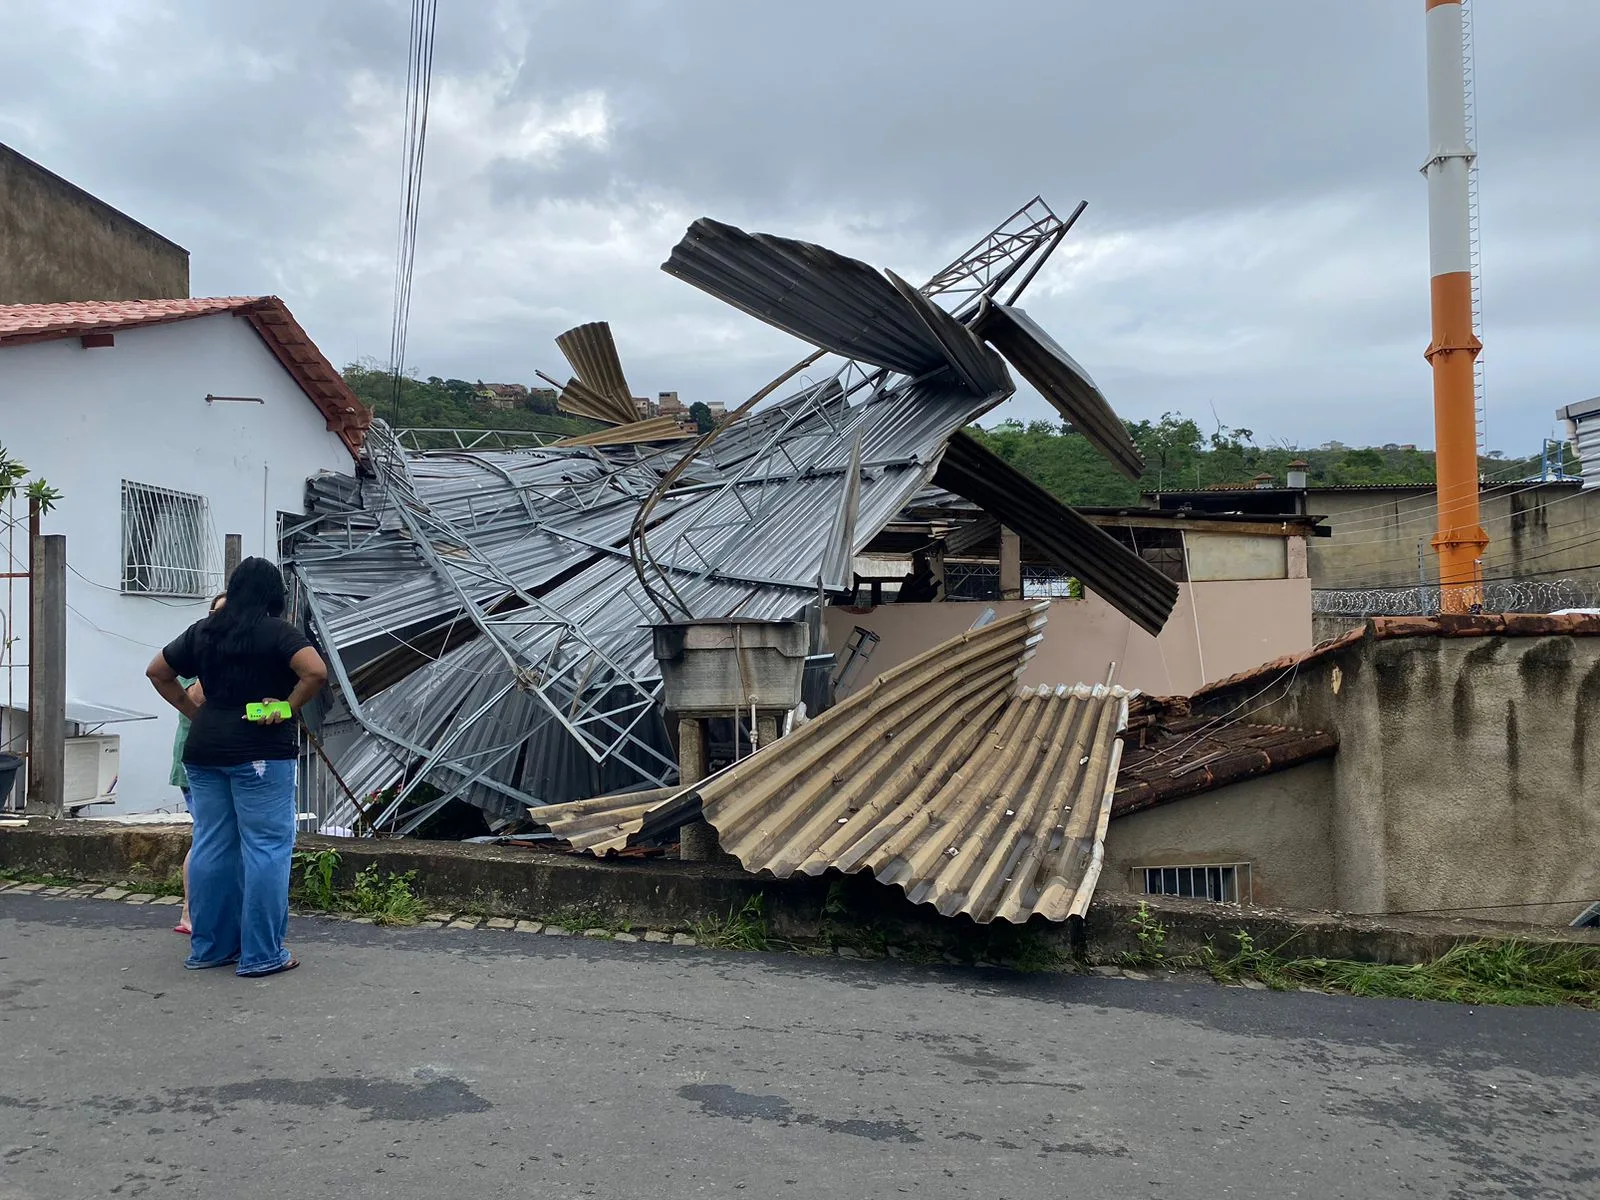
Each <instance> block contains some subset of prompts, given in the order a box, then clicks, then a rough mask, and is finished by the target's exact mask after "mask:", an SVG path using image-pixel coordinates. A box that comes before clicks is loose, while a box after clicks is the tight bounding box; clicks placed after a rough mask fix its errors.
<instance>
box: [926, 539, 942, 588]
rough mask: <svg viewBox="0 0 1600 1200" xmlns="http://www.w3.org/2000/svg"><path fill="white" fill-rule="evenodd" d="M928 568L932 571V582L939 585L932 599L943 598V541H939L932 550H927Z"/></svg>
mask: <svg viewBox="0 0 1600 1200" xmlns="http://www.w3.org/2000/svg"><path fill="white" fill-rule="evenodd" d="M928 569H929V570H930V571H932V572H933V579H934V582H935V583H937V584H938V585H939V592H938V595H936V596H935V597H934V599H935V600H943V599H944V598H945V595H944V589H945V578H944V543H943V542H940V543H939V544H938V545H937V546H935V547H934V548H933V549H932V550H930V551H928Z"/></svg>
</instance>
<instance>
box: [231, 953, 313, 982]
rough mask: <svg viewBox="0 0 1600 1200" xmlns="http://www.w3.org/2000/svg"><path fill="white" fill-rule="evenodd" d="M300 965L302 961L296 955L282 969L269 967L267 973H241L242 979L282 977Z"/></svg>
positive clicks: (290, 957)
mask: <svg viewBox="0 0 1600 1200" xmlns="http://www.w3.org/2000/svg"><path fill="white" fill-rule="evenodd" d="M299 965H300V960H299V959H298V958H296V957H295V956H294V955H292V954H291V955H290V956H289V961H288V962H286V963H284V964H283V965H282V966H280V967H269V968H267V969H266V970H265V971H248V972H244V971H241V972H240V973H239V977H240V978H241V979H265V978H266V977H267V976H268V975H282V974H283V973H284V972H285V971H292V970H294V969H295V968H296V967H298V966H299Z"/></svg>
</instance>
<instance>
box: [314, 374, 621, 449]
mask: <svg viewBox="0 0 1600 1200" xmlns="http://www.w3.org/2000/svg"><path fill="white" fill-rule="evenodd" d="M343 375H344V381H345V382H346V383H348V384H349V385H350V390H351V391H353V392H354V393H355V394H356V396H357V397H359V398H360V400H361V401H362V403H364V404H366V405H367V407H369V408H370V409H372V410H373V412H374V413H376V414H377V415H378V416H380V417H382V418H383V419H384V420H385V421H390V422H392V423H395V424H396V425H397V426H398V427H399V428H401V429H506V430H522V431H526V432H534V433H554V434H563V435H566V434H580V433H591V432H593V431H594V430H596V429H599V428H601V426H600V425H599V424H598V423H596V422H594V421H587V420H584V419H583V418H581V417H572V416H566V415H555V414H544V413H539V412H530V411H528V409H509V410H503V409H496V408H490V407H489V406H488V405H486V404H483V403H481V402H479V401H478V400H477V398H476V397H475V396H474V392H475V391H476V390H477V388H476V385H474V384H471V383H468V382H467V381H466V380H463V379H440V378H439V377H438V376H436V375H435V376H431V377H429V378H428V379H426V380H423V379H418V378H416V377H415V376H412V375H402V376H401V377H400V405H399V408H400V411H399V416H398V419H397V418H396V416H395V411H394V410H395V395H394V392H395V380H394V376H393V375H391V374H390V373H389V372H388V371H387V370H386V369H384V368H383V367H380V366H379V365H378V364H377V363H376V362H375V361H373V360H371V359H366V360H362V361H361V362H354V363H351V364H350V365H349V366H347V367H346V368H345V369H344V371H343Z"/></svg>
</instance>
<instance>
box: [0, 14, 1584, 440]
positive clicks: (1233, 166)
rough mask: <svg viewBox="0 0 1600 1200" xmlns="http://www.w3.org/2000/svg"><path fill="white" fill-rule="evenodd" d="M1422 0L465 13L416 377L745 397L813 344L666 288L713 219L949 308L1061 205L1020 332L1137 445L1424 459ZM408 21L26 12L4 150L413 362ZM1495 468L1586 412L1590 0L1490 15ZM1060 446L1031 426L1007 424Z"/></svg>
mask: <svg viewBox="0 0 1600 1200" xmlns="http://www.w3.org/2000/svg"><path fill="white" fill-rule="evenodd" d="M1422 8H1423V5H1422V2H1421V0H1345V2H1342V3H1326V4H1285V3H1281V2H1277V3H1268V2H1267V0H1210V2H1209V3H1205V4H1196V3H1193V2H1192V0H1142V2H1134V0H1128V2H1125V3H1106V2H1104V0H987V2H986V3H961V4H957V3H950V2H947V0H850V2H848V3H844V2H840V0H805V2H804V3H795V2H793V0H790V2H787V3H781V4H780V3H774V2H772V0H546V2H543V3H539V2H531V0H524V2H519V3H512V2H509V0H507V2H500V3H496V2H492V0H482V2H471V3H469V2H467V0H443V3H441V5H440V15H439V32H438V42H437V48H436V52H435V59H434V92H433V105H432V112H431V116H430V123H429V132H428V150H427V169H426V177H425V185H424V193H423V201H422V213H421V223H420V230H419V235H418V238H419V249H418V254H417V268H416V281H415V284H414V297H413V302H412V311H411V326H410V348H409V353H408V354H407V360H408V365H409V366H411V367H412V368H414V369H415V370H416V371H417V372H418V373H419V374H421V375H424V376H426V375H440V376H447V377H448V376H462V377H467V378H472V379H478V378H482V379H485V380H488V381H513V380H514V381H523V382H533V381H534V380H533V373H534V371H535V369H542V370H544V371H546V372H548V373H550V374H560V375H561V377H563V378H564V377H565V371H566V368H565V364H564V362H563V360H562V359H561V357H560V355H559V352H558V351H557V350H556V348H555V346H554V344H553V342H552V338H553V337H554V336H555V335H556V334H557V333H559V332H561V331H562V330H563V329H566V328H568V327H570V326H571V325H574V324H576V323H578V322H581V321H590V320H597V319H605V320H609V321H610V322H611V323H612V326H613V329H614V330H615V333H616V339H617V343H618V346H619V348H620V350H621V353H622V356H623V362H624V365H625V366H626V368H627V372H628V377H629V381H630V383H631V384H632V385H633V389H634V391H635V392H637V393H639V394H645V393H654V392H656V391H660V390H664V389H676V390H678V391H679V392H680V393H681V394H682V396H683V398H684V400H685V402H691V401H694V400H723V401H726V402H728V403H729V404H730V405H731V404H733V403H737V402H738V401H740V400H742V399H743V398H744V397H745V396H746V395H748V393H750V392H751V391H753V390H754V389H755V388H756V387H758V386H760V385H761V384H762V383H764V382H765V381H766V379H767V378H768V377H770V376H771V375H773V374H775V373H776V372H777V371H778V370H781V369H782V368H783V367H785V366H787V365H789V364H790V363H791V362H793V361H794V360H795V359H796V358H798V357H800V355H801V352H802V348H801V347H799V345H798V343H795V342H794V341H793V340H792V339H790V338H788V337H787V336H786V335H783V334H781V333H778V332H776V331H774V330H770V329H768V328H767V327H765V326H763V325H760V324H758V323H757V322H755V321H754V320H752V319H750V318H747V317H745V316H743V315H742V314H739V313H737V312H735V311H733V310H731V309H728V308H726V307H725V306H723V305H721V304H719V303H718V302H716V301H714V300H711V299H710V298H709V297H706V296H704V295H702V294H700V293H699V292H697V291H695V290H694V289H692V288H690V287H689V286H688V285H686V284H683V283H680V282H678V281H676V280H674V279H672V278H670V277H669V276H667V275H665V274H663V273H662V272H661V271H660V270H659V264H660V263H661V261H662V260H663V259H664V258H665V257H666V255H667V253H668V251H669V250H670V249H671V247H672V245H673V243H674V242H675V241H677V239H678V238H679V237H680V236H681V235H682V233H683V230H684V227H685V226H686V225H687V224H688V223H689V222H690V221H691V220H692V219H694V218H695V217H697V216H701V215H709V216H714V217H716V218H718V219H720V220H724V221H730V222H733V223H735V224H738V225H741V226H744V227H746V228H751V229H759V230H763V231H767V232H772V233H780V234H786V235H791V236H799V237H804V238H809V239H813V240H818V241H821V242H823V243H825V244H827V245H829V246H831V247H833V248H834V249H837V250H840V251H843V252H845V253H849V254H852V255H855V256H857V257H860V258H863V259H865V260H866V261H868V262H870V263H873V264H874V265H877V266H885V267H890V268H892V269H894V270H895V271H896V272H898V273H900V274H902V275H905V276H907V277H911V278H922V277H926V276H927V275H928V274H930V273H931V272H932V271H934V270H935V269H937V268H938V267H939V266H941V265H943V264H944V263H945V262H946V261H947V260H949V259H950V258H951V257H953V256H954V255H955V254H957V253H958V252H959V251H961V250H962V249H963V248H964V247H965V246H966V245H968V244H970V243H971V242H972V241H973V240H975V239H976V238H977V237H978V236H979V235H980V234H982V233H984V232H986V231H987V229H988V228H989V227H990V226H992V225H993V224H994V223H995V222H996V221H998V220H999V219H1000V218H1002V217H1003V216H1005V215H1006V214H1007V213H1009V212H1010V211H1011V210H1012V209H1014V208H1016V207H1017V206H1018V205H1020V204H1021V203H1022V202H1024V201H1026V200H1028V199H1029V198H1031V197H1032V196H1033V195H1035V194H1036V193H1042V194H1043V195H1044V197H1045V198H1046V200H1048V201H1049V202H1050V203H1051V204H1052V205H1053V206H1054V207H1055V208H1056V210H1057V211H1058V212H1061V213H1066V212H1067V211H1069V210H1070V209H1071V207H1072V206H1073V205H1074V204H1075V203H1076V202H1077V201H1078V200H1080V199H1083V200H1087V201H1088V202H1089V208H1088V211H1087V212H1086V214H1085V215H1084V217H1083V219H1082V220H1081V221H1080V222H1079V224H1078V226H1077V229H1076V230H1074V232H1073V234H1072V235H1071V236H1070V237H1069V239H1068V241H1067V243H1066V244H1065V245H1064V246H1063V248H1062V250H1061V251H1060V253H1058V254H1057V256H1056V258H1055V259H1054V260H1053V261H1052V263H1051V264H1050V266H1049V267H1048V268H1047V269H1046V271H1045V272H1043V273H1042V274H1041V275H1040V277H1039V278H1038V280H1037V281H1036V282H1035V283H1034V285H1033V287H1032V288H1031V289H1030V291H1029V293H1028V296H1027V298H1026V299H1025V300H1024V303H1025V305H1026V307H1028V309H1029V310H1030V312H1032V314H1033V315H1034V316H1035V317H1036V318H1037V319H1038V320H1040V321H1041V323H1043V324H1044V325H1045V326H1046V327H1047V328H1048V329H1049V330H1050V331H1051V332H1052V333H1053V334H1054V335H1055V336H1056V338H1057V339H1058V340H1059V341H1060V342H1061V343H1062V344H1063V345H1065V346H1066V347H1067V348H1068V349H1069V350H1070V351H1071V352H1072V353H1073V354H1074V355H1075V356H1076V357H1077V358H1078V359H1079V360H1080V361H1081V362H1082V363H1083V364H1084V365H1085V366H1086V367H1087V368H1088V369H1089V371H1090V372H1091V373H1092V374H1093V375H1094V376H1095V377H1096V379H1097V380H1098V382H1099V383H1100V385H1101V387H1102V388H1103V389H1104V390H1105V392H1106V393H1107V395H1108V396H1109V397H1110V399H1111V402H1112V404H1113V405H1114V406H1115V407H1116V408H1117V410H1118V411H1119V412H1120V413H1121V414H1122V415H1124V416H1126V417H1130V418H1140V417H1156V416H1159V415H1160V414H1161V413H1162V412H1164V411H1169V410H1175V411H1181V412H1184V413H1186V414H1189V415H1192V416H1195V417H1197V418H1203V419H1204V421H1205V422H1206V423H1208V424H1209V423H1210V421H1211V415H1210V414H1211V411H1212V408H1213V406H1214V407H1215V410H1216V412H1217V414H1218V416H1219V417H1220V419H1221V420H1222V421H1223V422H1224V423H1226V424H1227V425H1229V426H1246V427H1248V428H1251V429H1253V430H1254V431H1255V432H1256V436H1257V440H1258V441H1260V442H1261V443H1263V444H1267V443H1276V442H1292V443H1296V444H1299V445H1315V444H1317V443H1320V442H1322V441H1325V440H1327V439H1330V438H1337V439H1339V440H1341V441H1344V442H1346V443H1352V444H1357V443H1368V442H1370V443H1383V442H1390V441H1394V442H1416V443H1418V444H1422V445H1431V444H1432V440H1433V437H1432V401H1431V392H1430V383H1429V373H1428V367H1427V364H1426V362H1425V361H1424V360H1423V357H1422V351H1423V349H1424V347H1425V346H1426V343H1427V341H1428V311H1427V295H1428V287H1427V275H1428V257H1427V221H1426V204H1425V184H1424V181H1423V179H1422V176H1421V175H1420V174H1419V173H1418V168H1419V165H1420V163H1421V161H1422V157H1423V153H1424V150H1425V146H1426V112H1425V103H1424V92H1423V83H1424V59H1423V15H1422ZM408 17H409V6H408V5H407V4H404V3H398V2H386V0H340V2H339V3H326V2H317V3H311V2H305V0H280V2H278V3H275V4H270V5H259V4H235V3H219V2H216V0H193V2H189V3H183V2H175V3H156V2H149V3H139V4H134V3H126V4H122V3H105V2H94V0H79V2H77V3H73V4H70V5H69V4H59V3H54V2H52V0H0V27H3V28H4V31H5V32H4V36H3V37H0V81H3V82H0V141H3V142H5V143H7V144H9V145H11V146H14V147H15V148H17V149H18V150H20V151H21V152H22V153H24V154H26V155H29V156H30V157H32V158H35V159H37V160H38V161H40V162H41V163H43V164H44V165H46V166H47V167H49V168H51V169H52V170H54V171H56V172H57V173H59V174H61V175H64V176H66V177H67V178H68V179H70V180H72V181H73V182H75V183H77V184H79V185H81V186H83V187H85V188H87V189H89V190H90V191H92V192H94V193H95V194H97V195H99V196H101V197H102V198H104V199H105V200H107V201H109V202H110V203H112V204H114V205H116V206H117V207H119V208H121V209H123V210H124V211H125V212H127V213H129V214H131V215H132V216H134V217H136V218H138V219H139V220H141V221H143V222H145V223H146V224H148V225H150V226H152V227H154V228H155V229H157V230H159V231H160V232H162V233H164V234H165V235H167V236H168V237H170V238H172V239H173V240H175V241H177V242H179V243H181V244H182V245H184V246H185V247H187V248H188V250H189V251H190V254H191V259H190V264H191V279H192V287H193V293H194V294H195V295H219V294H250V293H264V292H273V293H276V294H278V295H280V296H282V297H283V298H284V299H285V300H286V301H287V302H288V303H289V305H290V307H291V308H292V309H293V310H294V312H295V314H296V315H297V316H298V317H299V318H300V321H301V323H302V324H304V325H305V326H306V328H307V329H308V330H309V331H310V333H311V335H312V336H313V337H314V338H315V339H316V341H317V342H318V343H319V345H320V346H321V347H322V349H323V351H324V352H325V353H326V354H327V355H328V356H329V357H330V358H331V359H333V360H334V361H335V362H336V363H338V364H343V363H345V362H348V361H350V360H352V359H356V358H358V357H361V356H374V357H377V358H380V359H382V358H385V357H386V356H387V353H388V345H389V323H390V305H391V295H392V289H393V271H394V255H395V230H396V218H397V209H398V203H399V193H400V138H401V136H402V107H403V99H404V85H405V62H406V38H407V27H408ZM1477 41H1478V53H1477V81H1478V96H1477V103H1478V109H1477V111H1478V126H1479V151H1480V165H1481V170H1482V185H1481V186H1482V214H1483V215H1482V228H1483V279H1484V316H1485V321H1484V326H1485V328H1484V340H1485V343H1486V345H1487V347H1488V348H1487V350H1486V352H1485V364H1486V377H1487V394H1488V403H1489V440H1490V445H1491V446H1492V447H1494V448H1497V449H1503V450H1506V451H1508V452H1527V451H1530V450H1533V449H1536V448H1537V446H1538V444H1539V439H1540V438H1541V437H1542V436H1544V435H1546V434H1548V433H1550V432H1552V431H1553V429H1554V422H1553V410H1554V409H1555V408H1556V407H1557V406H1558V405H1562V404H1566V403H1569V402H1571V401H1573V400H1578V399H1582V398H1585V397H1588V396H1591V395H1594V394H1596V393H1600V367H1597V366H1596V362H1597V356H1596V354H1595V344H1596V340H1597V335H1600V282H1597V281H1600V71H1597V70H1596V69H1595V65H1594V64H1595V63H1596V62H1600V0H1477ZM1046 415H1050V414H1049V410H1048V409H1047V408H1046V407H1045V406H1044V404H1043V403H1042V401H1040V400H1039V399H1038V398H1037V397H1032V396H1019V397H1018V398H1017V399H1015V400H1013V401H1012V402H1010V403H1009V404H1008V405H1007V406H1005V407H1004V408H1003V409H1001V410H999V411H998V413H997V417H1003V416H1018V417H1021V418H1023V419H1027V418H1031V417H1035V416H1046Z"/></svg>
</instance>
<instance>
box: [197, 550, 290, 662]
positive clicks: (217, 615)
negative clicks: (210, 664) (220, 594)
mask: <svg viewBox="0 0 1600 1200" xmlns="http://www.w3.org/2000/svg"><path fill="white" fill-rule="evenodd" d="M224 594H225V595H226V596H227V598H228V599H227V603H226V604H224V605H223V606H222V608H221V609H220V610H219V611H217V612H213V613H212V614H211V615H210V616H209V617H207V618H206V619H205V624H204V625H202V626H201V628H200V647H201V652H202V653H203V654H204V653H206V652H211V653H216V654H246V653H248V652H249V650H250V645H251V633H252V632H253V631H254V629H255V627H256V626H257V625H259V624H261V622H263V621H266V620H268V619H270V618H272V617H281V616H283V606H284V602H285V597H284V590H283V574H282V572H280V571H279V570H278V568H277V566H276V565H275V564H273V563H270V562H268V561H267V560H266V559H264V558H247V559H245V560H244V561H243V562H241V563H240V564H239V565H238V566H237V567H235V568H234V569H233V578H231V579H229V580H228V590H227V592H226V593H224Z"/></svg>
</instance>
